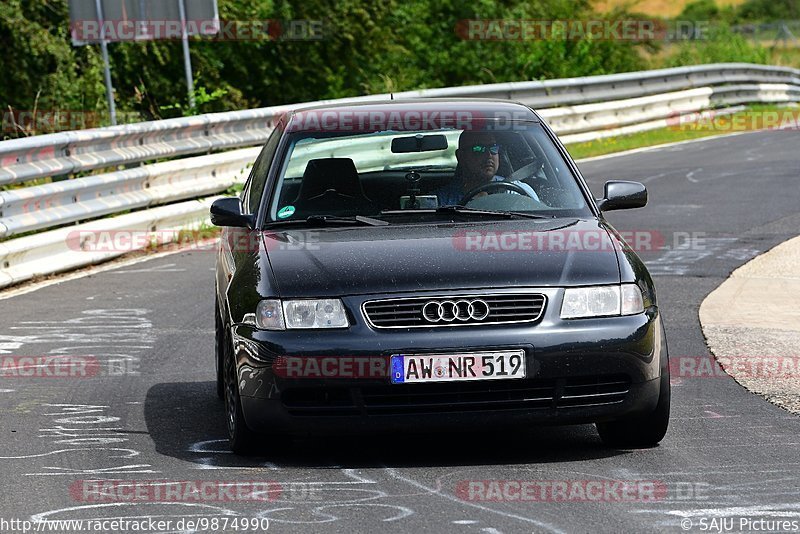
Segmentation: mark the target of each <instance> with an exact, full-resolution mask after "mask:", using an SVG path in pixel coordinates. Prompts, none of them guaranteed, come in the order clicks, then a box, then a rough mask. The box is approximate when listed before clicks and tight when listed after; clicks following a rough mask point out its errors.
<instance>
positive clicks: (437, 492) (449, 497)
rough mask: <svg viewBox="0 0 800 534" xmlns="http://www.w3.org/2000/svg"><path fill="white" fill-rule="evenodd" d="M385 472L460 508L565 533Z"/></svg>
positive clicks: (554, 527)
mask: <svg viewBox="0 0 800 534" xmlns="http://www.w3.org/2000/svg"><path fill="white" fill-rule="evenodd" d="M385 471H386V472H387V473H388V474H389V475H390V476H391V477H392V478H395V479H397V480H400V481H402V482H405V483H406V484H411V485H412V486H414V487H416V488H419V489H421V490H425V491H426V492H428V493H430V494H432V495H438V496H439V497H443V498H445V499H447V500H450V501H453V502H455V503H458V504H459V505H461V506H470V507H472V508H477V509H479V510H484V511H486V512H491V513H493V514H497V515H501V516H503V517H507V518H509V519H516V520H518V521H524V522H526V523H532V524H534V525H537V526H538V527H540V528H543V529H546V530H547V531H549V532H559V533H564V532H565V531H563V530H561V529H560V528H558V527H556V526H555V525H551V524H550V523H545V522H543V521H539V520H537V519H534V518H532V517H526V516H524V515H518V514H512V513H510V512H504V511H502V510H496V509H494V508H490V507H488V506H483V505H480V504H476V503H474V502H469V501H464V500H462V499H459V498H457V497H456V496H454V495H448V494H447V493H444V492H442V489H441V487H439V488H430V487H428V486H426V485H424V484H422V483H420V482H417V481H416V480H413V479H411V478H408V477H404V476H403V475H401V474H399V473H398V472H397V470H396V469H394V468H392V467H387V468H386V469H385Z"/></svg>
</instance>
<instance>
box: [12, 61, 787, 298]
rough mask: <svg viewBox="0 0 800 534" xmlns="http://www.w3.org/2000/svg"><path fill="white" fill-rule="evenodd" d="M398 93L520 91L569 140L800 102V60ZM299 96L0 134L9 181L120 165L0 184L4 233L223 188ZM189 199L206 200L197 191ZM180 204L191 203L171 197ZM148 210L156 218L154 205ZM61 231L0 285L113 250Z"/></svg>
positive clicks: (22, 242) (516, 96)
mask: <svg viewBox="0 0 800 534" xmlns="http://www.w3.org/2000/svg"><path fill="white" fill-rule="evenodd" d="M388 97H389V95H371V96H367V97H359V98H351V99H343V100H339V101H336V102H347V101H375V100H385V99H388ZM394 97H395V98H398V99H399V98H441V97H471V98H500V99H510V100H516V101H520V102H523V103H526V104H528V105H531V106H532V107H534V108H536V109H538V111H539V112H540V114H541V115H542V116H543V117H544V118H545V119H546V120H547V121H548V122H549V123H550V124H551V126H553V128H554V130H555V131H556V132H557V133H558V134H559V136H561V138H562V140H563V141H564V142H566V143H572V142H580V141H586V140H591V139H596V138H600V137H607V136H613V135H620V134H625V133H632V132H636V131H643V130H647V129H652V128H658V127H663V126H667V125H669V124H671V123H672V124H674V122H671V121H677V120H679V119H678V117H679V116H680V115H681V114H683V113H696V112H698V111H702V110H706V109H709V108H726V107H728V108H729V107H731V106H736V105H739V104H746V103H755V102H796V101H800V70H797V69H790V68H781V67H768V66H762V65H750V64H715V65H700V66H694V67H682V68H674V69H662V70H654V71H645V72H633V73H624V74H613V75H607V76H592V77H585V78H569V79H562V80H548V81H532V82H512V83H502V84H490V85H480V86H467V87H449V88H442V89H426V90H421V91H410V92H404V93H395V95H394ZM323 103H325V102H324V101H321V102H314V103H307V104H302V106H307V105H311V104H323ZM299 106H300V105H298V106H284V107H274V108H262V109H255V110H246V111H237V112H229V113H216V114H208V115H200V116H196V117H186V118H180V119H170V120H164V121H155V122H145V123H138V124H131V125H123V126H116V127H110V128H97V129H92V130H82V131H75V132H63V133H56V134H48V135H41V136H36V137H30V138H25V139H16V140H12V141H4V142H0V185H3V184H18V183H24V182H26V181H29V180H33V179H39V178H45V177H51V176H63V175H69V174H74V173H78V172H87V171H93V170H97V169H111V172H107V173H104V174H98V175H93V176H84V177H81V178H75V179H72V180H64V181H58V182H53V183H49V184H43V185H36V186H32V187H24V188H19V189H12V190H9V191H3V192H0V237H8V236H13V235H17V234H20V233H25V232H31V231H37V230H42V229H47V228H53V227H56V226H61V225H65V224H69V223H74V222H77V221H85V220H91V219H96V218H98V217H103V216H106V215H111V214H115V213H119V212H123V211H127V210H132V209H141V208H151V207H152V206H157V205H161V204H167V203H171V202H175V201H179V200H184V199H189V198H197V197H202V196H205V195H211V194H214V193H218V192H220V191H224V190H225V189H227V188H228V187H230V186H231V185H232V184H234V183H236V182H241V181H243V179H244V178H245V177H246V175H247V174H248V168H249V165H250V164H251V162H252V161H253V160H254V159H255V157H256V155H257V153H258V150H259V149H258V148H247V149H242V150H234V151H228V152H221V153H219V154H210V155H209V153H210V152H217V151H222V150H226V149H231V148H239V147H247V146H254V145H260V144H261V143H263V141H264V140H265V139H266V138H267V136H268V135H269V133H270V131H271V130H272V126H273V124H274V123H275V122H276V121H277V120H278V119H279V118H280V117H281V115H282V114H284V113H286V112H287V111H288V110H290V109H292V108H295V107H299ZM196 154H204V155H202V156H197V157H184V158H180V159H174V160H172V161H167V162H161V163H153V164H149V165H142V166H138V167H133V168H128V169H125V170H115V169H117V168H118V167H120V166H122V165H132V164H134V165H135V164H141V163H144V162H149V161H155V160H160V159H168V158H175V157H178V156H190V155H196ZM377 164H379V162H376V165H377ZM189 204H191V205H193V206H195V207H196V206H197V205H198V203H196V202H194V203H189ZM181 205H188V204H187V203H182V204H175V205H173V206H181ZM171 208H172V206H164V207H163V208H154V209H148V210H146V211H142V212H137V213H139V214H149V213H151V212H156V211H157V210H162V211H163V210H167V211H169V210H170V209H171ZM198 213H199V212H198ZM130 215H131V216H133V215H136V214H130ZM128 217H129V215H124V216H121V217H115V218H113V219H102V220H100V221H94V222H91V223H82V224H80V225H79V226H71V227H68V229H75V228H82V227H84V226H87V225H96V224H100V225H101V226H103V225H105V227H108V226H109V225H116V224H118V223H119V222H120V221H124V220H128V219H125V218H128ZM142 217H144V218H145V219H146V218H147V217H148V215H142ZM168 219H169V218H168ZM165 220H166V219H165ZM169 220H170V221H171V220H172V219H169ZM169 224H172V223H169ZM162 226H163V225H162ZM151 228H152V229H153V230H157V229H158V228H159V225H158V224H156V225H155V226H153V225H151ZM63 230H64V229H59V230H51V231H49V232H45V233H43V234H36V235H32V236H28V237H22V238H17V239H14V240H11V241H6V242H3V243H0V287H3V286H5V285H9V284H11V283H15V282H18V281H21V280H25V279H28V278H31V277H32V276H34V275H36V274H44V273H48V272H55V271H58V270H63V265H64V261H66V260H64V261H62V260H57V259H55V258H56V257H58V258H66V257H67V256H69V257H70V258H72V259H70V260H69V261H68V262H67V263H69V266H70V268H72V267H75V266H77V265H78V264H80V261H78V260H77V259H76V258H83V260H82V261H83V262H84V263H83V265H87V264H91V263H95V262H97V261H102V260H104V259H107V258H108V257H112V256H113V255H114V254H111V255H110V256H109V255H104V256H102V257H101V258H100V259H98V258H97V257H96V256H95V255H92V254H86V253H84V254H83V255H81V254H80V252H79V251H70V254H67V255H64V254H65V253H64V250H61V251H60V252H58V249H59V245H58V244H57V243H58V238H56V237H53V236H59V235H60V233H62V232H63ZM62 237H63V236H62ZM52 239H55V241H51V240H52ZM65 246H66V245H65V244H64V243H62V244H61V245H60V247H61V249H63V248H64V247H65ZM29 249H30V250H31V251H32V250H39V251H44V250H48V251H49V253H48V254H49V256H47V255H45V256H42V255H41V254H39V255H37V254H35V253H33V252H30V251H29V252H28V253H26V254H22V251H24V250H29ZM121 253H122V252H119V254H121ZM76 254H77V256H76ZM117 255H118V254H117ZM23 258H27V259H23ZM31 258H38V259H31ZM48 258H50V259H52V261H50V259H48ZM76 261H78V263H75V262H76Z"/></svg>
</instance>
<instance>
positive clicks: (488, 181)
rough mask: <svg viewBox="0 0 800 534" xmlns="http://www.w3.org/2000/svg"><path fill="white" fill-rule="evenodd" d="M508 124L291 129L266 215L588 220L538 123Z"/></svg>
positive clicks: (575, 186)
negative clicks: (503, 215)
mask: <svg viewBox="0 0 800 534" xmlns="http://www.w3.org/2000/svg"><path fill="white" fill-rule="evenodd" d="M487 122H490V121H487ZM510 124H512V126H511V127H509V122H506V124H505V125H504V127H503V128H499V127H495V128H486V127H484V128H482V129H455V128H446V129H435V130H410V131H408V130H405V131H398V130H388V129H387V130H379V131H369V132H359V133H353V132H352V131H350V132H338V131H337V132H329V131H328V132H326V131H294V132H290V133H288V134H287V135H288V144H287V145H286V146H287V148H286V155H285V157H284V158H283V159H282V169H281V171H280V173H279V174H278V177H277V179H276V180H275V182H274V186H273V191H272V194H271V195H270V197H269V198H270V199H271V200H270V203H269V209H268V213H267V222H277V221H292V220H306V219H308V218H309V217H312V218H316V219H317V220H319V217H318V216H330V217H351V218H352V217H356V216H367V217H378V218H381V219H385V220H391V219H392V218H395V219H401V220H404V221H410V222H415V221H418V222H422V221H424V220H426V219H430V218H431V214H432V213H433V214H436V213H437V209H439V213H443V212H445V211H446V212H448V213H450V214H452V213H454V212H458V213H470V214H472V215H481V213H478V212H477V210H480V211H481V212H487V211H489V212H500V211H502V212H514V213H520V214H526V215H528V216H530V215H532V214H536V215H538V216H542V217H548V218H550V217H590V216H591V215H592V214H591V211H590V210H589V208H588V206H587V203H586V200H585V198H584V196H583V193H582V191H581V188H580V187H579V185H578V182H577V180H576V177H575V176H574V175H573V173H572V171H571V170H570V167H569V166H568V165H567V163H566V161H565V160H564V158H563V157H562V156H561V154H560V152H559V151H558V149H557V148H556V146H555V145H554V143H553V141H552V140H551V139H550V137H549V136H548V135H547V132H546V131H545V130H544V128H543V127H542V125H541V124H539V123H537V122H532V121H526V122H514V123H510ZM490 126H491V124H490ZM445 206H464V207H466V208H468V209H466V210H465V209H456V210H454V209H449V210H441V209H440V208H442V207H445ZM473 210H474V211H473ZM482 215H486V214H485V213H483V214H482ZM488 216H491V214H488Z"/></svg>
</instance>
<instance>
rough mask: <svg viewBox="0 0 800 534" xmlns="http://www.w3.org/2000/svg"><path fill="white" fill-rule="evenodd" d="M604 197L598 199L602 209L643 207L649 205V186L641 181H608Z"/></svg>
mask: <svg viewBox="0 0 800 534" xmlns="http://www.w3.org/2000/svg"><path fill="white" fill-rule="evenodd" d="M603 189H604V194H603V198H602V199H600V200H598V201H597V207H598V208H600V211H611V210H626V209H631V208H643V207H645V206H646V205H647V188H645V186H644V185H642V184H640V183H639V182H623V181H617V180H615V181H611V182H606V185H605V187H604V188H603Z"/></svg>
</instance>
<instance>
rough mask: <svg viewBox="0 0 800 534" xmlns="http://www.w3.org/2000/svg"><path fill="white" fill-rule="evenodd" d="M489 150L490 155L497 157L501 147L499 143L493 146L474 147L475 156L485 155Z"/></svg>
mask: <svg viewBox="0 0 800 534" xmlns="http://www.w3.org/2000/svg"><path fill="white" fill-rule="evenodd" d="M487 150H488V151H489V154H491V155H493V156H496V155H497V154H499V153H500V145H498V144H497V143H495V144H493V145H472V153H473V154H485V153H486V151H487Z"/></svg>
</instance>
